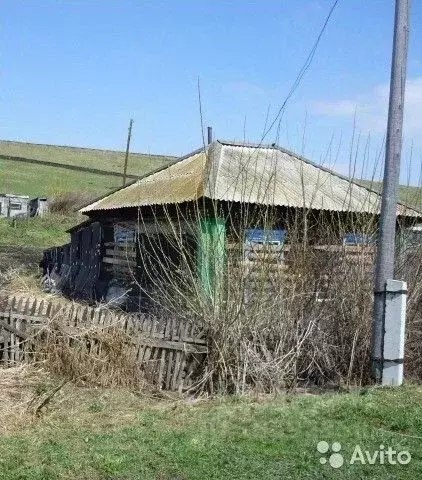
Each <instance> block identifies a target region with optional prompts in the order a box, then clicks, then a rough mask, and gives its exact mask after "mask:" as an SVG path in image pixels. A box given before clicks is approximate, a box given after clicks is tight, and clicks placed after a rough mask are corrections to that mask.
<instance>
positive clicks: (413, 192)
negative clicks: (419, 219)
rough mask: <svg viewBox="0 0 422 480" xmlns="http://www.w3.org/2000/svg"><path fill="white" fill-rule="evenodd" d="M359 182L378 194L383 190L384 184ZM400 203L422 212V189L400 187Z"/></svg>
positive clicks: (406, 186) (407, 186) (368, 181)
mask: <svg viewBox="0 0 422 480" xmlns="http://www.w3.org/2000/svg"><path fill="white" fill-rule="evenodd" d="M357 182H358V183H360V184H362V185H364V186H366V187H369V188H372V189H374V190H376V191H377V192H381V190H382V182H375V181H374V182H371V181H370V180H357ZM399 201H400V202H403V203H405V204H407V205H411V206H414V207H416V208H418V209H419V210H422V187H414V186H409V185H400V189H399Z"/></svg>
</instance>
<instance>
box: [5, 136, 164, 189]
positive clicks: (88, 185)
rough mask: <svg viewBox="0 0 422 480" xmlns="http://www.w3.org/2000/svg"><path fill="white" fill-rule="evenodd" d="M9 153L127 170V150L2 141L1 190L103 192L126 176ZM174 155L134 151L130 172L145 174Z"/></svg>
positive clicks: (110, 169) (89, 166)
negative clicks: (52, 164)
mask: <svg viewBox="0 0 422 480" xmlns="http://www.w3.org/2000/svg"><path fill="white" fill-rule="evenodd" d="M8 156H14V157H20V158H26V159H30V160H38V161H48V162H54V163H58V164H64V165H73V166H76V167H83V168H95V169H99V170H105V171H109V172H117V173H120V174H121V173H122V172H123V165H124V157H125V154H124V152H116V151H110V150H95V149H86V148H75V147H60V146H52V145H37V144H30V143H20V142H7V141H0V193H15V194H21V195H30V196H46V197H52V196H56V195H59V194H60V193H63V192H72V191H73V192H74V191H77V192H90V193H93V194H98V195H101V194H103V193H107V192H109V191H110V190H113V189H115V188H117V187H120V186H121V185H122V178H121V177H118V176H115V175H100V174H97V173H92V172H84V171H80V172H78V171H75V170H67V169H65V168H60V167H53V166H48V165H43V164H41V163H40V164H36V163H24V162H20V161H16V160H13V159H8V158H7V157H8ZM171 159H172V157H165V156H162V155H148V154H136V153H134V154H130V156H129V162H128V174H131V175H137V176H141V175H144V174H145V173H148V172H149V171H151V170H155V169H156V168H159V167H161V166H163V165H165V164H166V163H168V162H169V160H171Z"/></svg>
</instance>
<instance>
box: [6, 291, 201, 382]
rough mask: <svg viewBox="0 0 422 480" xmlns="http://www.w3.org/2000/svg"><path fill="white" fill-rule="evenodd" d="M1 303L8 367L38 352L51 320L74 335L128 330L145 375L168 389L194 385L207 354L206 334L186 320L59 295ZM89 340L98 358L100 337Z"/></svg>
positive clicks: (129, 346) (90, 351) (89, 347)
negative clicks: (130, 311) (84, 302)
mask: <svg viewBox="0 0 422 480" xmlns="http://www.w3.org/2000/svg"><path fill="white" fill-rule="evenodd" d="M0 304H1V305H2V311H1V312H0V363H3V364H7V365H10V364H16V363H18V362H21V361H28V360H30V359H31V358H32V352H35V354H36V348H37V347H36V345H37V341H36V339H37V336H38V335H40V334H42V332H43V330H46V329H47V328H46V327H48V326H49V325H52V322H53V323H55V324H57V323H59V324H60V328H61V329H62V331H63V332H64V333H67V334H68V335H69V338H71V337H75V336H77V335H78V334H81V335H82V337H83V338H85V335H84V332H87V331H91V332H98V331H99V330H101V331H107V330H113V331H116V330H117V331H118V332H121V333H123V334H124V337H125V338H126V339H127V340H125V341H126V348H127V349H128V351H129V350H130V351H131V352H135V359H136V363H137V364H138V366H139V371H140V373H141V374H142V375H144V376H145V378H146V379H147V380H148V381H149V382H150V383H153V384H155V385H156V386H157V387H159V388H161V389H165V390H172V391H185V390H187V389H189V388H190V387H191V386H192V385H193V384H194V383H195V381H196V380H197V379H196V376H197V374H198V372H199V371H200V367H201V364H202V362H203V360H204V358H205V356H206V354H207V352H208V348H207V342H206V340H205V338H204V334H203V332H201V331H200V329H199V328H198V326H196V325H195V324H193V323H192V322H189V321H187V320H176V319H173V318H171V317H169V318H166V319H163V318H160V319H157V318H154V317H152V316H146V315H140V314H128V313H120V312H117V311H112V310H110V309H108V308H105V307H96V308H94V307H90V306H86V305H82V304H78V303H75V302H69V301H66V302H64V301H63V300H61V299H58V298H57V297H53V298H51V299H48V300H42V299H41V300H40V299H36V298H26V297H17V296H14V297H11V298H7V299H4V300H3V301H2V302H0ZM86 338H87V353H88V354H89V355H91V356H93V360H94V359H95V358H94V357H95V356H96V355H98V354H99V351H100V349H99V348H96V347H98V344H96V341H93V340H92V338H96V339H98V335H94V336H93V337H92V338H89V335H87V336H86ZM69 344H71V342H69ZM95 344H96V347H95V348H93V346H94V345H95ZM70 348H71V347H70Z"/></svg>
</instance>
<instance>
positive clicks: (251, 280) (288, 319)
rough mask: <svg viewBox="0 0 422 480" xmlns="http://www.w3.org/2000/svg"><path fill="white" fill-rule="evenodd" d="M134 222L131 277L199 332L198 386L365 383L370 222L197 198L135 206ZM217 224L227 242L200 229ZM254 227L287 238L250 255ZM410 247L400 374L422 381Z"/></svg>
mask: <svg viewBox="0 0 422 480" xmlns="http://www.w3.org/2000/svg"><path fill="white" fill-rule="evenodd" d="M317 188H318V186H315V189H316V190H317ZM269 196H271V195H269ZM138 216H139V218H138V232H139V236H138V243H139V255H140V265H141V269H140V270H141V271H140V272H134V273H133V277H134V279H136V280H137V282H138V288H139V291H140V295H141V298H142V303H143V304H144V305H146V304H147V308H148V309H150V310H151V309H153V310H155V312H156V314H157V315H166V316H172V317H175V318H178V317H183V318H189V319H191V321H192V322H195V323H197V324H200V325H202V326H203V328H204V330H205V331H206V332H207V336H208V342H209V350H210V353H209V355H208V358H207V362H206V365H205V366H204V372H203V382H202V383H201V387H203V388H207V389H208V390H209V391H211V392H220V393H222V392H223V393H225V392H229V393H237V394H239V393H244V392H247V391H249V390H254V391H264V392H277V391H279V390H280V389H285V388H293V387H296V386H297V385H321V386H327V385H334V386H350V385H363V384H367V383H369V382H370V381H371V380H370V339H371V322H372V301H373V266H374V259H375V253H376V246H375V244H374V242H373V239H374V238H375V237H374V236H375V234H376V233H377V228H378V216H377V215H376V214H364V213H355V212H352V211H351V210H348V209H347V208H345V211H344V212H328V211H316V210H313V209H312V206H310V207H307V208H303V209H300V208H299V209H297V208H296V209H291V208H282V207H272V206H265V205H261V206H257V205H252V204H248V203H240V202H238V203H236V202H234V203H226V202H221V201H208V200H200V201H198V202H197V203H196V204H195V205H191V204H185V205H179V206H174V205H173V206H164V207H156V208H155V207H151V208H148V209H146V208H140V209H139V213H138ZM219 219H220V220H221V223H222V224H223V225H224V231H225V233H224V235H223V236H221V237H220V238H218V235H217V239H216V240H215V239H214V240H213V239H212V238H211V237H212V235H208V232H207V231H206V228H207V227H206V223H207V222H209V221H211V222H212V221H214V222H217V223H218V221H219ZM405 223H406V222H405ZM408 224H409V221H408V220H407V226H408ZM204 225H205V226H204ZM404 226H406V225H404ZM204 228H205V230H204ZM216 228H217V229H218V226H216ZM254 229H262V230H263V231H264V232H272V231H273V230H274V229H285V230H287V232H288V236H287V240H286V242H285V243H284V244H283V245H282V248H281V249H279V251H274V248H273V246H272V244H271V242H263V243H262V244H261V245H260V247H259V248H258V247H254V248H255V251H249V252H248V251H247V250H248V248H249V247H247V245H246V243H245V234H246V232H248V231H250V230H254ZM207 235H208V238H207ZM346 235H348V236H349V237H352V238H353V237H356V238H357V239H358V240H356V244H355V245H348V244H346V243H345V242H344V241H343V240H344V239H345V237H346ZM213 242H217V243H214V244H213ZM218 242H222V243H223V244H220V245H219V244H218ZM351 243H353V242H351ZM198 245H200V246H201V245H202V247H199V248H197V246H198ZM204 245H205V247H204ZM201 248H206V249H207V252H206V257H207V258H206V260H204V259H202V260H201V257H202V255H203V252H201ZM415 248H416V247H412V249H410V250H409V251H408V253H407V256H406V257H403V255H400V256H399V258H400V259H401V260H400V262H401V264H400V265H398V268H397V270H398V275H399V277H400V278H403V279H406V280H408V282H409V326H408V342H407V350H406V355H407V357H406V361H407V370H408V374H409V376H413V377H414V378H418V379H420V378H422V375H421V373H422V372H421V362H420V361H419V357H420V355H419V353H418V352H419V350H418V345H417V343H418V341H419V340H418V338H419V336H420V334H421V333H422V329H421V323H422V320H421V318H422V315H421V301H422V291H421V287H420V285H421V280H422V277H421V269H420V263H419V264H418V265H419V267H418V268H416V269H415V262H414V260H411V256H412V255H416V254H417V252H419V254H420V248H419V250H417V249H415ZM222 252H224V253H222ZM410 252H412V253H410ZM222 255H224V258H223V256H222ZM248 256H249V257H251V258H247V257H248ZM419 258H420V257H419ZM403 259H404V260H403ZM203 261H206V262H207V263H208V264H207V266H206V268H205V269H206V272H205V274H204V271H203V265H202V262H203ZM415 270H416V271H415Z"/></svg>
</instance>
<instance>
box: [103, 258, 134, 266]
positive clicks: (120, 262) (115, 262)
mask: <svg viewBox="0 0 422 480" xmlns="http://www.w3.org/2000/svg"><path fill="white" fill-rule="evenodd" d="M103 263H109V264H113V265H130V266H132V267H136V262H134V261H133V260H126V259H120V258H111V257H104V258H103Z"/></svg>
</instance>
